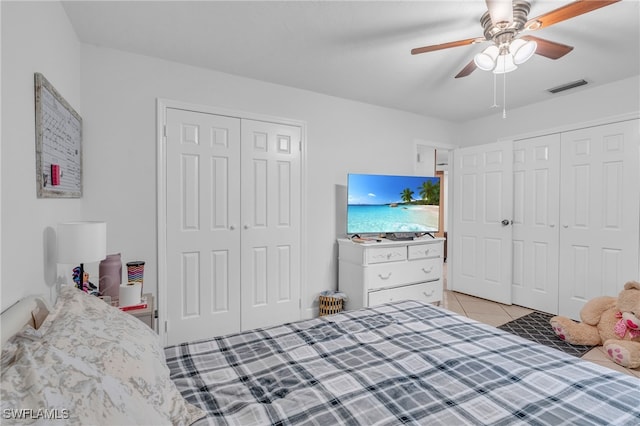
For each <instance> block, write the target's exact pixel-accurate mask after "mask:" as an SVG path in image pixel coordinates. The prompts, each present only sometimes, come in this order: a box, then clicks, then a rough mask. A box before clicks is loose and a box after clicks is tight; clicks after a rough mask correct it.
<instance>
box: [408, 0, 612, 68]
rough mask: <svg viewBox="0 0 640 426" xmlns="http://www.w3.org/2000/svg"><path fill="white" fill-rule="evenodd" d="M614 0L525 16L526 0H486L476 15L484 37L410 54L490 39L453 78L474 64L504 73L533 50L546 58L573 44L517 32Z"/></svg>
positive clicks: (585, 0) (582, 0) (581, 1)
mask: <svg viewBox="0 0 640 426" xmlns="http://www.w3.org/2000/svg"><path fill="white" fill-rule="evenodd" d="M618 1H620V0H602V1H600V0H578V1H574V2H573V3H569V4H567V5H565V6H562V7H559V8H557V9H554V10H552V11H550V12H547V13H545V14H543V15H540V16H538V17H536V18H533V19H528V14H529V10H530V8H531V5H530V4H529V2H528V1H526V0H513V1H512V0H486V3H487V11H486V12H485V13H484V14H483V15H482V17H481V18H480V24H481V25H482V28H483V29H484V37H475V38H468V39H465V40H458V41H452V42H449V43H442V44H434V45H431V46H424V47H417V48H415V49H412V50H411V54H412V55H417V54H420V53H427V52H433V51H436V50H442V49H449V48H451V47H458V46H467V45H470V44H476V43H482V42H485V41H492V42H493V44H492V45H491V46H489V47H488V48H486V49H485V50H484V51H482V52H481V53H478V54H477V55H475V57H474V59H473V60H472V61H471V62H469V63H468V64H467V65H466V66H465V67H464V68H463V69H462V70H461V71H460V72H459V73H458V74H457V75H456V77H455V78H460V77H466V76H468V75H469V74H471V73H472V72H473V71H475V69H476V68H480V69H482V70H485V71H493V72H494V73H496V74H501V73H507V72H509V71H513V70H514V69H516V68H517V65H519V64H522V63H524V62H525V61H527V60H528V59H529V58H530V57H531V56H532V55H533V54H534V53H535V54H538V55H541V56H545V57H547V58H550V59H558V58H561V57H563V56H564V55H566V54H567V53H569V52H571V51H572V50H573V46H567V45H566V44H562V43H557V42H554V41H550V40H545V39H542V38H539V37H534V36H531V35H526V34H525V35H521V33H526V32H529V31H535V30H539V29H541V28H547V27H550V26H551V25H554V24H557V23H558V22H562V21H566V20H567V19H571V18H574V17H576V16H579V15H582V14H584V13H588V12H591V11H593V10H596V9H600V8H601V7H604V6H609V5H611V4H613V3H617V2H618Z"/></svg>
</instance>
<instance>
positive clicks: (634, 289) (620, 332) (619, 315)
mask: <svg viewBox="0 0 640 426" xmlns="http://www.w3.org/2000/svg"><path fill="white" fill-rule="evenodd" d="M580 319H581V320H582V322H579V323H578V322H575V321H573V320H571V319H569V318H567V317H563V316H555V317H553V318H551V319H550V320H549V322H550V323H551V326H552V327H553V330H554V332H555V333H556V335H557V336H558V337H560V338H561V339H562V340H564V341H566V342H568V343H571V344H573V345H590V346H598V345H602V346H603V347H604V349H605V351H606V353H607V355H608V356H609V358H611V360H613V361H614V362H616V363H617V364H620V365H621V366H623V367H626V368H638V367H640V283H638V282H636V281H629V282H627V283H626V284H625V285H624V289H623V290H622V291H621V292H620V294H619V295H618V297H617V298H616V297H611V296H601V297H596V298H594V299H591V300H589V301H588V302H587V303H586V304H585V305H584V306H583V307H582V309H581V310H580Z"/></svg>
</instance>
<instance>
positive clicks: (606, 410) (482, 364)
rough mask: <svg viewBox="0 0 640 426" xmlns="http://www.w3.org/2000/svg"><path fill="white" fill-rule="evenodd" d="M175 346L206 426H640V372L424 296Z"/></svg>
mask: <svg viewBox="0 0 640 426" xmlns="http://www.w3.org/2000/svg"><path fill="white" fill-rule="evenodd" d="M165 354H166V357H167V364H168V366H169V369H170V372H171V378H172V380H173V381H174V382H175V384H176V386H177V387H178V389H179V390H180V391H181V392H182V394H183V395H184V397H185V398H186V399H187V400H188V401H189V402H191V403H192V404H194V405H196V406H198V407H200V408H202V409H204V410H205V411H207V413H208V416H207V418H205V419H202V420H200V421H199V422H198V424H207V423H208V424H216V425H217V424H222V425H226V424H228V425H267V424H279V425H289V424H313V425H397V424H403V423H406V424H423V425H447V426H449V425H485V424H491V425H512V424H533V425H560V424H575V425H589V424H601V425H610V424H618V425H640V379H637V378H634V377H631V376H627V375H624V374H622V373H617V372H614V371H612V370H609V369H606V368H604V367H601V366H598V365H596V364H593V363H590V362H587V361H583V360H580V359H578V358H574V357H572V356H569V355H566V354H564V353H563V352H559V351H557V350H555V349H551V348H547V347H545V346H541V345H537V344H535V343H532V342H529V341H527V340H524V339H522V338H520V337H517V336H515V335H512V334H509V333H507V332H503V331H501V330H498V329H496V328H494V327H491V326H487V325H484V324H480V323H477V322H475V321H473V320H470V319H468V318H465V317H462V316H459V315H457V314H454V313H452V312H449V311H447V310H444V309H441V308H437V307H434V306H431V305H425V304H422V303H420V302H415V301H405V302H397V303H392V304H386V305H381V306H377V307H375V308H367V309H362V310H357V311H349V312H345V313H341V314H338V315H333V316H329V317H323V318H316V319H311V320H305V321H300V322H296V323H291V324H286V325H282V326H278V327H272V328H266V329H257V330H252V331H248V332H244V333H239V334H233V335H228V336H224V337H218V338H215V339H212V340H208V341H201V342H193V343H189V344H183V345H177V346H171V347H168V348H166V349H165Z"/></svg>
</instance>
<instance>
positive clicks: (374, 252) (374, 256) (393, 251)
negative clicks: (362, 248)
mask: <svg viewBox="0 0 640 426" xmlns="http://www.w3.org/2000/svg"><path fill="white" fill-rule="evenodd" d="M406 259H407V247H406V246H401V247H371V248H367V251H366V256H365V263H366V264H372V263H385V262H397V261H400V260H406Z"/></svg>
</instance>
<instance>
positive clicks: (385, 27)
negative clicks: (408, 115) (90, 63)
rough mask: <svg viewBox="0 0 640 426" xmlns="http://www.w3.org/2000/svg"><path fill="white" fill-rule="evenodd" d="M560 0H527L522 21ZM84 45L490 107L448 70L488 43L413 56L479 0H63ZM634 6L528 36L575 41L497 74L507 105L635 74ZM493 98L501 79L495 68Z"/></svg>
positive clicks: (401, 98)
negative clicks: (552, 55)
mask: <svg viewBox="0 0 640 426" xmlns="http://www.w3.org/2000/svg"><path fill="white" fill-rule="evenodd" d="M569 1H570V0H553V1H551V0H533V1H532V5H531V12H530V13H529V17H530V18H533V17H535V16H539V15H541V14H543V13H546V12H548V11H550V10H552V9H555V8H557V7H560V6H562V5H564V4H567V3H568V2H569ZM63 4H64V8H65V10H66V12H67V14H68V16H69V19H70V20H71V23H72V25H73V27H74V28H75V31H76V33H77V35H78V37H79V39H80V40H81V41H82V42H84V43H89V44H95V45H98V46H104V47H111V48H115V49H120V50H124V51H129V52H133V53H139V54H143V55H149V56H154V57H158V58H164V59H167V60H171V61H177V62H182V63H185V64H191V65H195V66H198V67H204V68H210V69H214V70H219V71H222V72H226V73H231V74H236V75H240V76H245V77H249V78H254V79H258V80H263V81H268V82H272V83H277V84H283V85H286V86H293V87H297V88H301V89H307V90H311V91H314V92H319V93H325V94H328V95H333V96H338V97H342V98H348V99H353V100H357V101H362V102H366V103H371V104H376V105H381V106H385V107H389V108H395V109H399V110H404V111H410V112H414V113H416V114H421V115H426V116H431V117H438V118H442V119H446V120H451V121H454V122H464V121H467V120H470V119H473V118H478V117H483V116H487V115H491V114H499V113H500V111H501V110H497V109H494V108H490V106H491V105H492V104H493V98H494V86H493V84H494V76H493V74H492V73H491V72H486V71H481V70H479V69H478V70H476V71H475V72H473V73H472V74H471V75H470V76H468V77H465V78H460V79H454V78H453V77H454V76H455V75H456V74H457V73H458V72H459V71H460V70H461V69H462V68H463V67H464V66H465V65H466V64H467V63H468V62H469V61H470V60H471V59H472V58H473V55H474V54H475V53H477V52H479V51H481V50H483V49H484V48H485V47H487V46H489V44H488V42H486V43H482V44H478V45H469V46H463V47H456V48H452V49H447V50H442V51H437V52H431V53H425V54H421V55H415V56H412V55H411V54H410V50H411V49H412V48H414V47H420V46H425V45H430V44H438V43H444V42H449V41H456V40H461V39H466V38H471V37H481V36H482V28H481V26H480V23H479V19H480V16H481V15H482V14H483V12H484V11H485V10H486V4H485V2H484V1H483V0H464V1H462V0H460V1H257V2H248V1H159V2H154V1H104V2H103V1H68V2H64V3H63ZM639 5H640V2H639V1H638V0H623V1H621V2H619V3H616V4H614V5H611V6H607V7H605V8H602V9H598V10H596V11H593V12H590V13H588V14H585V15H581V16H579V17H576V18H573V19H571V20H568V21H564V22H560V23H558V24H556V25H554V26H551V27H549V28H545V29H541V30H539V31H536V32H534V33H531V34H532V35H535V36H537V37H540V38H544V39H548V40H553V41H556V42H560V43H564V44H568V45H571V46H574V47H575V49H574V50H573V51H572V52H571V53H569V54H568V55H566V56H565V57H563V58H561V59H558V60H555V61H554V60H551V59H547V58H545V57H542V56H538V55H534V57H533V58H532V59H531V60H529V61H528V62H527V63H525V64H523V65H521V66H520V68H519V69H518V70H516V71H515V72H512V73H509V74H507V75H506V78H507V81H506V84H507V102H506V104H507V107H508V108H515V107H518V106H522V105H527V104H531V103H535V102H540V101H544V100H546V99H549V98H550V97H552V96H562V95H561V94H560V95H551V94H549V93H548V92H546V89H549V88H552V87H555V86H558V85H562V84H565V83H568V82H572V81H575V80H579V79H584V80H586V81H587V82H589V85H588V86H583V87H582V88H577V89H572V91H567V92H564V94H567V93H572V92H575V91H578V90H584V88H585V87H593V86H597V85H602V84H606V83H609V82H612V81H616V80H620V79H624V78H627V77H631V76H637V75H639V74H640V12H639ZM497 81H498V101H499V102H498V103H499V104H501V103H502V102H500V101H501V98H502V93H501V90H502V84H503V82H502V76H498V80H497Z"/></svg>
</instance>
